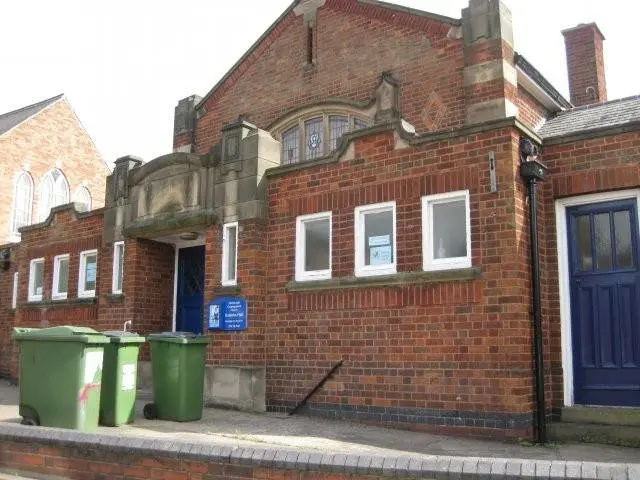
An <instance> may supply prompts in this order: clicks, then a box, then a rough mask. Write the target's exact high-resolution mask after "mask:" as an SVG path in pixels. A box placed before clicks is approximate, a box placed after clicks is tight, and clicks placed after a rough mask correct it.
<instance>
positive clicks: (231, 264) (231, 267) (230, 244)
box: [225, 226, 237, 280]
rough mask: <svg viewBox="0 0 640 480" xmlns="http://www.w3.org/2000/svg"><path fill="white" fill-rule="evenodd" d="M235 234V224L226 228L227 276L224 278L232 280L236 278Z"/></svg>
mask: <svg viewBox="0 0 640 480" xmlns="http://www.w3.org/2000/svg"><path fill="white" fill-rule="evenodd" d="M236 236H237V228H236V227H235V226H233V227H229V228H228V229H227V251H228V252H229V255H228V256H227V276H228V278H226V279H225V280H233V279H235V278H236Z"/></svg>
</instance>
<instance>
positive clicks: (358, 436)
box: [0, 380, 640, 478]
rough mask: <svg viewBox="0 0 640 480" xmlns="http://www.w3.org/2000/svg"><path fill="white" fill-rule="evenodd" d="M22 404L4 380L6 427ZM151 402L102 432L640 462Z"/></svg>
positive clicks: (624, 453)
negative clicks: (178, 412)
mask: <svg viewBox="0 0 640 480" xmlns="http://www.w3.org/2000/svg"><path fill="white" fill-rule="evenodd" d="M17 403H18V389H17V387H14V386H11V385H9V383H8V382H6V381H3V380H0V432H1V431H2V425H3V424H14V425H15V424H16V423H19V421H20V417H19V415H18V406H17ZM145 403H146V401H145V400H139V401H138V403H137V417H136V420H135V423H133V424H131V425H127V426H121V427H117V428H110V427H100V428H99V429H98V432H97V433H100V434H102V435H106V436H117V437H120V438H122V437H130V438H140V437H141V438H145V439H154V440H155V439H158V440H170V441H183V442H191V443H198V444H202V443H207V444H213V445H218V446H222V447H231V448H235V447H254V448H276V449H286V450H295V451H300V452H309V453H322V454H347V455H349V454H354V455H356V454H357V455H371V456H381V457H389V456H406V455H438V456H440V455H446V456H453V457H461V458H470V457H481V458H502V459H505V458H506V459H530V460H549V461H553V460H565V461H582V462H585V461H588V462H603V463H627V464H630V463H633V464H640V449H634V448H625V447H616V446H608V445H598V444H570V443H567V444H551V445H548V446H538V445H523V444H518V443H506V442H500V441H494V440H481V439H473V438H465V437H453V436H443V435H434V434H429V433H421V432H411V431H405V430H396V429H391V428H382V427H375V426H368V425H362V424H358V423H354V422H348V421H337V420H327V419H319V418H312V417H305V416H285V415H282V414H274V413H264V414H259V413H246V412H237V411H232V410H222V409H213V408H206V409H205V411H204V415H203V418H202V420H200V421H197V422H187V423H176V422H168V421H161V420H146V419H144V418H143V416H142V408H143V406H144V404H145ZM0 475H1V474H0ZM0 478H1V477H0Z"/></svg>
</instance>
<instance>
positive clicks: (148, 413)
mask: <svg viewBox="0 0 640 480" xmlns="http://www.w3.org/2000/svg"><path fill="white" fill-rule="evenodd" d="M142 414H143V415H144V418H146V419H147V420H155V419H156V418H158V408H157V407H156V404H155V403H147V404H146V405H145V406H144V410H142Z"/></svg>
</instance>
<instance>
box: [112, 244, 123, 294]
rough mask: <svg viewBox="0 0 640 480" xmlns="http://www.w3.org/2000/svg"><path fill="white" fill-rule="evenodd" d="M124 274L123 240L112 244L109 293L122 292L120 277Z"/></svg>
mask: <svg viewBox="0 0 640 480" xmlns="http://www.w3.org/2000/svg"><path fill="white" fill-rule="evenodd" d="M123 274H124V242H116V243H114V244H113V276H112V278H111V293H115V294H120V293H122V278H123Z"/></svg>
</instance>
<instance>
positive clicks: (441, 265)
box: [422, 190, 471, 271]
mask: <svg viewBox="0 0 640 480" xmlns="http://www.w3.org/2000/svg"><path fill="white" fill-rule="evenodd" d="M469 217H470V215H469V191H468V190H461V191H458V192H450V193H444V194H440V195H429V196H425V197H422V258H423V261H422V263H423V269H424V270H427V271H428V270H447V269H452V268H468V267H471V221H470V218H469Z"/></svg>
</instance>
